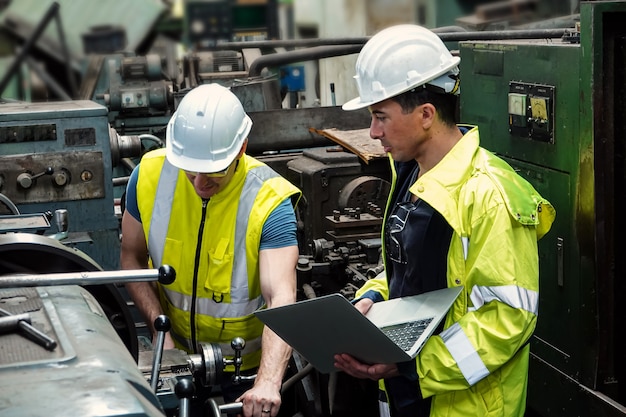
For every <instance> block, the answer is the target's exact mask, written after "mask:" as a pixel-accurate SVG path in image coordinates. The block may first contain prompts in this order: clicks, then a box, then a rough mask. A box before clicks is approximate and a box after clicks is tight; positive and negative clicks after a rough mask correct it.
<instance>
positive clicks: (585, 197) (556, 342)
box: [460, 2, 626, 416]
mask: <svg viewBox="0 0 626 417" xmlns="http://www.w3.org/2000/svg"><path fill="white" fill-rule="evenodd" d="M625 16H626V4H625V3H624V2H589V3H581V13H580V25H579V27H577V28H572V30H571V31H569V32H568V33H566V34H565V36H564V37H563V39H560V40H551V39H534V40H502V41H468V42H461V44H460V56H461V66H462V67H461V77H462V79H463V87H462V88H463V91H462V95H461V120H462V121H463V122H466V123H472V124H476V125H478V126H479V128H480V134H481V144H482V145H483V146H484V147H486V148H487V149H490V150H492V151H494V152H496V153H498V154H499V155H501V156H502V157H503V158H504V159H505V160H506V161H507V162H509V163H510V164H511V166H513V167H514V168H515V169H516V170H517V171H518V172H519V173H520V174H521V175H522V176H524V177H525V178H527V179H528V180H529V181H530V182H531V183H532V184H533V185H534V186H535V187H536V188H537V189H538V190H539V191H540V192H541V194H542V195H544V196H545V197H546V198H548V200H550V201H551V203H552V204H553V205H554V206H555V208H556V211H557V217H556V221H555V223H554V225H553V228H552V230H551V232H550V234H549V235H547V236H546V238H545V239H542V240H541V241H540V242H539V250H540V292H539V295H540V302H539V316H538V324H537V330H536V332H535V334H534V336H533V338H532V340H531V355H532V361H531V367H530V384H529V388H528V389H529V393H528V405H529V408H530V409H532V410H533V412H534V413H536V414H533V415H540V416H544V415H545V416H623V415H626V388H625V387H626V386H625V385H624V384H625V381H626V362H625V361H624V355H623V352H624V348H625V345H624V340H623V338H622V337H620V336H619V334H620V333H621V331H622V327H623V325H622V323H623V322H624V318H625V313H624V311H623V309H621V308H620V307H619V306H620V305H621V299H622V298H623V296H624V294H625V293H626V292H625V289H626V288H625V287H624V282H623V279H621V276H623V274H624V261H623V260H622V256H620V253H621V251H622V249H623V244H622V243H621V239H620V238H619V234H620V231H621V230H623V226H624V225H623V221H622V220H621V216H620V213H622V212H623V211H624V209H625V206H624V204H625V200H624V185H625V183H624V169H625V166H624V150H625V143H624V122H623V117H622V115H623V114H624V112H625V111H626V109H625V108H624V100H623V97H624V85H625V81H626V75H625V73H624V56H625V55H624V51H625V49H624V48H625V43H624V40H625V39H626V29H625V28H624V25H623V18H624V17H625Z"/></svg>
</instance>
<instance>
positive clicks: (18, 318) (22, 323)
mask: <svg viewBox="0 0 626 417" xmlns="http://www.w3.org/2000/svg"><path fill="white" fill-rule="evenodd" d="M23 316H26V317H25V318H24V317H23ZM0 317H2V318H0V321H2V320H3V319H11V320H12V321H15V325H14V328H13V329H12V330H14V329H15V328H17V329H18V330H19V331H20V334H21V335H22V336H24V337H25V338H27V339H29V340H32V341H33V342H35V343H37V344H38V345H40V346H42V347H44V348H45V349H47V350H51V351H52V350H54V349H56V347H57V342H56V340H54V339H52V338H51V337H49V336H48V335H47V334H45V333H43V332H41V331H39V330H37V328H36V327H34V326H33V325H31V323H30V315H29V314H17V315H14V314H11V313H10V312H8V311H6V310H4V309H2V308H0ZM0 327H1V326H0Z"/></svg>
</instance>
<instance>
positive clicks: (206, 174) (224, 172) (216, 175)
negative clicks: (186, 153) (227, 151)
mask: <svg viewBox="0 0 626 417" xmlns="http://www.w3.org/2000/svg"><path fill="white" fill-rule="evenodd" d="M231 166H233V164H232V163H231V164H230V165H228V166H227V167H226V169H224V170H222V171H217V172H191V171H185V174H187V176H188V177H191V178H195V177H197V176H199V175H200V176H203V177H207V178H224V177H225V176H226V175H228V171H229V170H230V167H231Z"/></svg>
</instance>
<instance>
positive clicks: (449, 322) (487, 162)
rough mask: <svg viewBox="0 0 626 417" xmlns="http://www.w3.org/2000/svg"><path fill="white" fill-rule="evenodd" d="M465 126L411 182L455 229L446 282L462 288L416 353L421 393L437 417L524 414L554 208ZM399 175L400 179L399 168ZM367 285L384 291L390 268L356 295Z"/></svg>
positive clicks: (413, 190)
mask: <svg viewBox="0 0 626 417" xmlns="http://www.w3.org/2000/svg"><path fill="white" fill-rule="evenodd" d="M467 127H468V128H469V129H470V130H469V131H468V132H466V134H465V135H464V136H463V138H462V139H461V140H460V141H459V142H458V143H457V144H456V145H455V146H454V148H453V149H452V150H451V151H450V152H449V153H448V154H447V155H446V156H445V157H444V158H443V159H442V160H441V161H440V162H439V164H437V165H436V166H435V167H434V168H433V169H431V170H430V171H428V172H427V173H425V174H424V175H423V176H421V177H420V178H419V179H418V180H416V181H415V183H414V184H413V185H412V186H411V187H410V191H411V192H412V193H413V194H415V195H416V196H417V197H418V198H420V199H423V200H424V201H426V202H427V203H428V204H430V205H431V206H432V207H433V208H434V209H435V210H437V211H438V212H439V213H441V214H442V215H443V216H444V218H445V219H446V220H447V222H448V223H449V224H450V226H451V227H452V229H453V234H452V241H451V243H450V248H449V251H448V258H447V263H448V265H447V282H448V286H449V287H451V286H459V285H462V286H464V291H463V292H462V293H461V295H460V296H459V298H458V299H457V300H456V302H455V303H454V305H453V307H452V309H451V310H450V312H449V313H448V315H447V317H446V321H445V326H444V331H443V332H442V333H441V334H440V335H437V336H433V337H431V338H430V339H429V340H428V342H427V343H426V344H425V346H424V348H423V349H422V351H421V352H420V353H419V355H418V356H417V358H416V360H415V367H416V371H417V375H418V377H419V388H420V391H421V394H422V397H423V398H426V397H432V404H431V412H430V415H431V416H432V417H434V416H436V417H443V416H446V417H456V416H459V417H461V416H463V417H468V416H476V417H478V416H480V417H487V416H498V417H503V416H506V417H513V416H517V417H523V415H524V410H525V407H526V388H527V383H528V363H529V346H528V344H527V342H528V340H529V338H530V337H531V335H532V333H533V331H534V330H535V326H536V322H537V312H538V303H539V260H538V249H537V240H539V239H540V238H541V237H543V236H544V235H545V234H546V233H547V232H548V231H549V230H550V228H551V225H552V223H553V221H554V219H555V216H556V212H555V210H554V208H553V207H552V205H551V204H550V203H549V202H548V201H547V200H546V199H544V198H543V197H541V196H540V195H539V193H538V192H537V191H536V190H535V189H534V188H533V187H532V186H531V184H530V183H528V182H527V181H526V180H524V179H523V178H521V177H520V176H519V175H518V174H517V173H515V171H514V170H513V169H512V168H511V167H510V166H509V165H508V164H507V163H506V162H505V161H503V160H502V159H500V158H498V157H496V156H495V155H493V154H492V153H490V152H489V151H487V150H485V149H483V148H480V147H479V134H478V128H476V127H472V126H467ZM391 162H392V163H391V165H392V171H393V161H391ZM392 180H393V181H392V182H393V186H395V181H396V174H395V171H393V173H392ZM387 209H388V210H389V207H388V208H387ZM383 238H384V234H383ZM383 240H384V239H383ZM383 246H384V242H383ZM367 291H375V292H377V293H379V294H380V295H381V296H382V297H383V298H384V299H386V298H387V297H388V286H387V280H386V277H385V276H384V274H383V275H382V276H380V277H377V278H375V279H372V280H370V281H368V282H366V284H365V285H364V286H363V287H362V288H360V289H359V291H358V292H357V294H356V296H357V297H360V296H361V295H363V294H364V293H365V292H367ZM391 400H392V401H393V399H391Z"/></svg>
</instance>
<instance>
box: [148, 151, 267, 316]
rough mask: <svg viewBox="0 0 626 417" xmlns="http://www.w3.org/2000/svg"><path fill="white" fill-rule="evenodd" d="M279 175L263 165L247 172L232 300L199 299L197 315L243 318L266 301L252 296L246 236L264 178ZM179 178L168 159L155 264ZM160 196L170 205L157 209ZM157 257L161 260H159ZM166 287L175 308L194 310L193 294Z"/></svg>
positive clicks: (153, 241)
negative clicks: (250, 296) (250, 297)
mask: <svg viewBox="0 0 626 417" xmlns="http://www.w3.org/2000/svg"><path fill="white" fill-rule="evenodd" d="M277 176H278V174H277V173H276V172H275V171H274V170H272V169H271V168H270V167H268V166H266V165H261V166H258V167H255V168H252V169H251V170H249V171H248V173H247V175H246V179H245V181H244V185H243V188H242V191H241V195H240V200H239V205H238V209H237V220H236V225H235V242H234V249H235V254H234V261H233V272H232V278H231V289H230V298H231V302H230V303H216V302H215V301H213V300H212V299H209V298H198V299H197V302H196V313H197V314H202V315H206V316H211V317H215V318H228V317H243V316H247V315H249V314H252V313H253V312H254V311H255V310H257V309H258V308H259V307H261V306H263V304H264V300H263V297H262V296H258V297H256V298H255V299H253V300H250V299H249V291H248V262H247V255H246V237H247V234H248V219H249V218H250V213H251V212H252V209H253V207H254V201H255V199H256V196H257V194H258V193H259V190H260V189H261V187H262V186H263V183H264V182H265V181H267V180H269V179H271V178H274V177H277ZM170 177H173V178H174V180H173V182H171V181H170V180H169V178H170ZM164 178H165V179H164ZM177 178H178V169H177V168H175V167H174V166H173V165H171V164H170V163H168V162H167V160H165V161H164V164H163V169H162V171H161V177H160V178H159V185H158V188H157V192H156V201H155V209H154V211H153V216H152V220H151V224H150V235H151V236H153V237H151V238H150V243H151V246H150V253H151V254H152V249H153V247H154V252H155V253H157V254H158V258H155V257H153V258H152V259H153V264H154V265H160V264H161V263H160V261H161V259H162V256H163V248H164V246H165V238H166V236H167V229H168V225H169V220H170V215H171V207H172V200H173V195H174V190H175V188H176V180H177ZM160 199H161V200H163V201H167V202H168V204H167V205H164V204H159V211H158V212H157V203H158V202H159V200H160ZM155 214H158V217H155ZM157 220H158V221H157ZM155 221H156V223H155ZM153 229H154V230H153ZM157 259H158V262H159V263H157ZM163 289H164V291H165V294H166V296H167V298H168V299H169V301H170V302H171V303H172V304H173V305H174V306H175V307H176V308H179V309H181V310H184V311H189V310H190V309H191V301H192V297H191V296H190V295H186V294H182V293H179V292H177V291H173V290H172V289H170V288H167V287H164V288H163Z"/></svg>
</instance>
